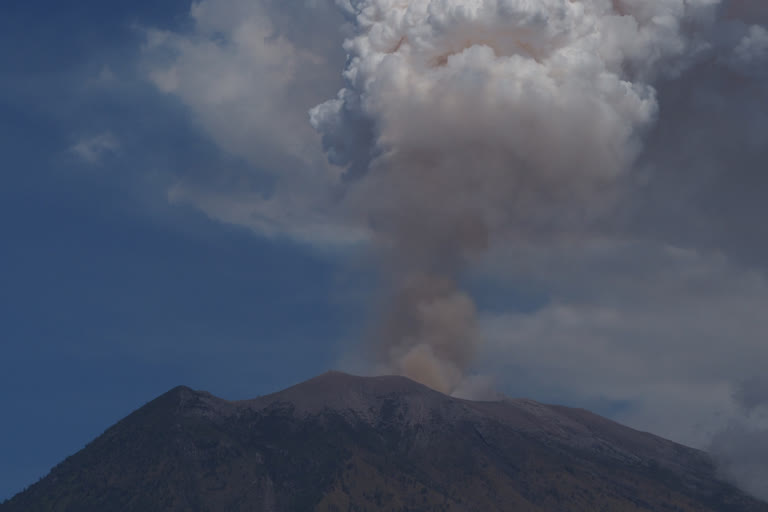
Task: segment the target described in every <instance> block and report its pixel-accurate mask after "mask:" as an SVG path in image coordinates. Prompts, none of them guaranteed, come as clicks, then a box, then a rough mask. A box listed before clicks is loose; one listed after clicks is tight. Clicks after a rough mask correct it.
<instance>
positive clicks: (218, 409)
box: [0, 372, 768, 512]
mask: <svg viewBox="0 0 768 512" xmlns="http://www.w3.org/2000/svg"><path fill="white" fill-rule="evenodd" d="M112 510H114V511H118V510H119V511H126V512H130V511H137V512H138V511H141V512H148V511H246V510H247V511H251V512H253V511H256V512H283V511H285V512H296V511H322V512H332V511H371V512H372V511H411V512H417V511H418V512H421V511H424V512H427V511H454V512H458V511H482V512H491V511H526V512H528V511H530V512H538V511H541V512H544V511H557V512H569V511H573V512H576V511H590V512H594V511H606V512H607V511H610V512H620V511H649V510H652V511H670V512H671V511H677V512H683V511H691V512H693V511H696V512H704V511H711V512H753V511H754V512H768V504H766V503H763V502H759V501H757V500H754V499H752V498H749V497H748V496H746V495H744V494H743V493H741V492H740V491H738V490H737V489H736V488H734V487H733V486H731V485H729V484H727V483H725V482H723V481H721V480H718V478H717V477H716V473H715V469H714V466H713V464H712V461H711V460H710V458H709V457H708V456H707V455H706V454H705V453H703V452H700V451H697V450H693V449H691V448H686V447H684V446H681V445H678V444H675V443H673V442H670V441H666V440H664V439H661V438H659V437H656V436H653V435H650V434H646V433H642V432H638V431H635V430H632V429H629V428H627V427H623V426H621V425H619V424H617V423H614V422H612V421H609V420H606V419H604V418H601V417H599V416H596V415H594V414H592V413H589V412H587V411H584V410H580V409H571V408H567V407H559V406H549V405H542V404H539V403H536V402H533V401H529V400H502V401H495V402H474V401H467V400H460V399H456V398H451V397H448V396H445V395H443V394H441V393H438V392H436V391H433V390H431V389H428V388H426V387H424V386H422V385H420V384H417V383H415V382H413V381H411V380H408V379H406V378H404V377H354V376H351V375H346V374H342V373H336V372H331V373H327V374H324V375H321V376H320V377H316V378H314V379H312V380H309V381H307V382H304V383H302V384H299V385H297V386H294V387H292V388H289V389H286V390H284V391H282V392H279V393H275V394H272V395H268V396H264V397H261V398H257V399H254V400H247V401H239V402H231V401H227V400H222V399H220V398H216V397H214V396H213V395H211V394H209V393H205V392H201V391H193V390H191V389H189V388H185V387H178V388H175V389H173V390H171V391H169V392H168V393H166V394H164V395H162V396H160V397H159V398H157V399H155V400H154V401H152V402H150V403H149V404H147V405H146V406H144V407H142V408H141V409H139V410H137V411H136V412H134V413H133V414H131V415H129V416H128V417H126V418H125V419H123V420H122V421H120V422H118V423H117V424H116V425H114V426H113V427H111V428H110V429H109V430H107V431H106V432H105V433H104V434H103V435H101V436H100V437H98V438H97V439H95V440H94V441H93V442H91V443H90V444H89V445H88V446H87V447H85V448H84V449H83V450H81V451H80V452H78V453H77V454H75V455H73V456H71V457H69V458H67V459H66V460H65V461H64V462H62V463H61V464H59V465H58V466H56V467H55V468H54V469H53V470H52V471H51V473H50V474H49V475H48V476H47V477H46V478H44V479H42V480H41V481H40V482H38V483H36V484H34V485H32V486H31V487H30V488H28V489H27V490H26V491H24V492H22V493H20V494H18V495H17V496H15V497H14V498H12V499H11V500H9V501H6V502H5V503H4V504H2V505H0V512H22V511H23V512H35V511H41V512H42V511H45V512H50V511H77V512H88V511H99V512H103V511H112Z"/></svg>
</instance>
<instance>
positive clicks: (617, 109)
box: [310, 0, 717, 393]
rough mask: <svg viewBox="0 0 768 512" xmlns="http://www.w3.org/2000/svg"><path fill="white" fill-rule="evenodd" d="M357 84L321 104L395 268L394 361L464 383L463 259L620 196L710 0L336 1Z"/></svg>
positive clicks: (314, 114)
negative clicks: (664, 82) (658, 88)
mask: <svg viewBox="0 0 768 512" xmlns="http://www.w3.org/2000/svg"><path fill="white" fill-rule="evenodd" d="M337 4H338V6H339V7H340V8H341V9H342V10H343V11H344V12H345V13H346V15H347V16H348V18H349V22H350V27H351V29H350V30H351V32H350V36H349V37H348V38H347V39H346V41H345V43H344V48H345V50H346V52H347V65H346V68H345V69H344V72H343V76H344V79H345V81H346V87H345V88H344V89H342V90H341V91H340V92H339V94H338V96H337V98H335V99H332V100H329V101H327V102H325V103H323V104H321V105H318V106H317V107H315V108H313V109H312V110H311V111H310V118H311V123H312V125H313V126H314V128H315V129H316V130H317V131H318V132H319V133H320V134H321V135H322V138H323V144H324V147H325V150H326V152H327V154H328V158H329V160H330V161H331V162H332V163H334V164H337V165H340V166H342V167H345V168H346V169H347V177H348V187H347V189H346V195H345V198H344V207H345V208H347V209H349V211H350V212H351V213H352V214H354V215H360V216H363V217H364V218H366V219H367V220H368V223H369V226H370V228H371V231H372V232H373V234H374V236H375V240H376V247H377V248H378V249H379V260H380V261H381V265H382V268H383V269H384V272H385V276H386V279H385V281H386V282H387V283H388V284H387V288H388V289H387V290H386V296H387V299H386V300H385V301H384V306H383V308H382V312H381V315H380V321H379V324H378V327H377V328H376V329H375V330H374V334H373V335H372V338H373V341H374V342H375V344H376V346H377V348H378V352H377V353H378V354H379V363H380V365H381V369H382V371H388V372H392V373H399V374H403V375H406V376H408V377H411V378H413V379H415V380H418V381H421V382H423V383H425V384H427V385H429V386H432V387H434V388H436V389H438V390H440V391H443V392H446V393H451V392H455V391H456V390H457V389H458V388H460V386H461V384H462V381H463V380H464V379H465V376H466V373H467V371H468V369H469V368H470V365H471V362H472V358H473V355H474V354H475V352H476V350H477V348H478V346H479V343H480V340H479V337H478V334H477V332H476V330H475V306H474V304H473V301H472V299H471V297H470V296H469V295H468V294H467V293H466V292H465V291H463V290H462V289H461V278H462V274H463V271H464V270H465V269H466V266H467V265H468V264H471V261H472V258H473V257H474V256H476V255H477V254H478V253H480V252H482V251H483V250H484V249H485V248H486V247H488V246H489V244H492V243H493V242H494V240H497V239H500V238H504V239H512V240H521V241H522V240H526V239H540V238H551V237H563V236H578V234H579V233H580V232H582V231H584V230H585V229H588V228H589V226H590V224H591V223H593V222H594V221H595V219H597V218H599V217H600V216H601V215H603V214H604V213H605V212H606V211H608V210H609V208H610V207H611V205H612V204H613V203H614V202H615V201H616V198H617V197H618V191H619V189H620V185H621V183H622V180H623V178H624V177H625V176H626V174H627V173H628V171H629V169H630V168H631V166H632V163H633V162H634V160H635V159H636V157H637V155H638V152H639V150H640V147H641V139H642V135H643V133H644V131H646V130H647V129H648V127H649V126H650V125H651V124H652V123H653V121H654V119H655V116H656V113H657V108H658V105H657V100H656V95H655V90H654V88H653V86H652V84H653V81H654V80H655V79H656V78H657V77H659V76H660V75H661V74H664V73H666V74H674V73H677V72H679V71H680V70H681V69H682V68H684V67H685V66H686V63H687V62H688V61H689V60H691V59H693V58H694V57H695V55H696V54H697V53H698V52H699V51H700V50H701V49H702V48H703V46H704V43H702V42H701V41H699V40H698V39H697V38H696V37H695V36H694V35H693V34H695V33H696V26H697V25H700V24H706V23H708V22H709V20H711V19H712V17H713V15H714V14H713V13H714V9H715V8H716V7H717V5H716V4H717V2H715V1H712V0H689V1H683V0H660V1H654V2H639V1H634V0H581V1H573V0H540V1H536V2H531V1H527V0H463V1H462V0H411V1H402V0H338V1H337Z"/></svg>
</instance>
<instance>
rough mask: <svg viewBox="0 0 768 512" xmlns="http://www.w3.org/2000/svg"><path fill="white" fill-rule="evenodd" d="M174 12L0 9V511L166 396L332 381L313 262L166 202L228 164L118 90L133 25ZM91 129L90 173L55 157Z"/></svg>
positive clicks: (118, 7)
mask: <svg viewBox="0 0 768 512" xmlns="http://www.w3.org/2000/svg"><path fill="white" fill-rule="evenodd" d="M188 8H189V4H188V2H184V1H181V2H178V1H177V2H134V1H132V2H117V3H114V2H113V3H108V4H105V3H104V2H95V1H93V2H90V1H88V2H87V1H83V2H77V3H76V4H67V5H65V4H64V3H61V2H48V1H45V2H42V1H32V2H26V1H25V2H16V1H11V2H5V3H4V4H3V7H2V8H0V11H2V12H1V14H0V41H1V43H0V48H2V49H0V94H1V96H0V147H2V155H3V156H2V159H3V164H2V171H0V232H2V244H1V245H2V250H0V283H1V284H0V318H1V320H0V344H1V345H2V354H1V355H0V390H2V391H0V401H1V402H2V404H3V407H2V408H3V414H2V416H3V420H2V421H1V422H0V499H4V498H7V497H10V496H11V495H12V494H14V493H16V492H18V491H19V490H21V489H22V488H23V487H25V486H26V485H29V484H30V483H32V482H34V481H35V480H36V479H37V478H39V477H41V476H43V475H45V474H46V473H47V471H48V470H49V469H50V468H51V467H52V466H53V465H54V464H56V463H57V462H59V461H60V460H62V459H63V458H64V457H65V456H67V455H69V454H72V453H74V452H75V451H77V450H78V449H80V448H81V447H83V446H84V445H85V443H86V442H88V441H90V440H91V439H92V438H93V437H95V436H96V435H98V434H100V433H101V432H102V431H103V430H104V429H105V428H106V427H108V426H109V425H111V424H112V423H114V422H115V421H117V420H118V419H120V418H121V417H123V416H124V415H126V414H127V413H129V412H130V411H132V410H133V409H135V408H137V407H139V406H140V405H142V404H143V403H145V402H146V401H148V400H150V399H152V398H153V397H154V396H156V395H158V394H160V393H162V392H164V391H166V390H168V389H170V388H171V387H173V386H175V385H178V384H186V385H189V386H192V387H194V388H200V389H208V390H210V391H212V392H214V393H217V394H219V395H221V396H225V397H228V398H246V397H251V396H254V395H256V394H262V393H266V392H270V391H274V390H277V389H280V388H282V387H285V386H287V385H290V384H292V383H295V382H297V381H299V380H302V379H304V378H306V377H309V376H312V375H314V374H316V373H319V372H321V371H324V370H326V369H328V368H330V367H332V366H333V364H334V358H335V357H336V352H335V350H334V348H333V343H334V342H333V340H338V339H341V338H342V337H343V335H345V334H346V331H345V329H347V328H348V327H347V326H348V325H349V323H350V321H349V319H350V318H354V316H350V314H349V311H350V310H352V309H355V306H354V305H352V304H349V303H344V300H343V299H342V298H340V297H338V296H334V287H335V281H336V280H338V279H339V272H338V268H337V266H336V265H335V264H334V263H333V261H331V260H330V259H329V258H327V257H322V256H319V255H318V254H316V253H314V252H312V251H308V250H306V248H303V247H301V246H298V245H297V244H296V243H295V242H291V241H287V240H280V239H267V238H264V237H257V236H254V235H253V234H252V233H251V232H250V231H249V230H247V229H245V228H241V227H236V226H231V225H224V224H222V223H220V222H217V221H213V220H210V219H209V218H208V217H207V216H206V215H204V214H203V213H201V212H199V211H198V210H195V209H193V208H190V207H186V206H171V205H169V204H168V202H167V199H166V189H167V186H168V184H169V183H170V182H171V181H172V180H173V178H174V174H175V173H181V172H194V171H190V169H193V168H195V167H197V168H201V167H204V166H206V165H209V166H213V165H226V166H230V167H237V166H242V164H241V163H239V162H238V161H236V159H233V158H226V157H222V155H221V153H220V152H219V151H218V149H217V148H216V146H215V145H214V144H213V143H211V141H210V140H209V139H208V138H206V137H205V136H204V135H202V134H200V133H199V132H198V131H196V130H195V128H194V127H193V126H191V125H190V123H189V121H188V118H187V115H186V113H185V111H184V110H183V109H182V108H181V107H180V106H179V105H178V104H176V103H175V102H173V101H168V100H167V99H166V98H164V97H163V96H162V94H161V93H160V92H158V91H157V90H156V89H155V88H154V87H151V86H150V85H149V84H148V83H146V82H143V81H142V80H139V79H138V78H133V77H135V76H136V73H135V66H136V65H137V57H138V54H139V48H140V43H141V37H142V36H141V34H140V33H139V32H138V31H137V29H136V24H139V23H141V24H146V25H152V26H163V27H170V26H177V25H178V24H180V23H181V24H183V23H184V22H185V19H186V18H185V16H186V13H187V11H188ZM106 68H109V69H110V70H111V71H112V72H113V73H115V74H116V75H118V76H120V77H122V79H121V83H120V85H119V86H114V87H107V88H104V87H100V86H98V85H94V84H93V83H91V81H92V80H93V79H94V77H98V75H99V73H100V72H101V70H102V69H106ZM105 131H108V132H110V133H113V134H114V136H115V137H119V138H120V141H121V143H120V149H119V150H118V151H117V152H116V153H114V154H113V153H110V154H108V155H105V157H104V159H103V160H102V161H100V162H99V163H98V164H97V165H92V164H90V163H88V162H85V161H83V160H82V159H80V158H78V157H77V156H76V155H75V154H73V153H72V151H71V150H70V148H71V147H72V146H73V145H74V144H75V143H76V142H77V140H78V139H79V138H80V137H84V136H88V135H90V134H92V133H102V132H105ZM345 317H346V318H347V320H346V321H345V322H342V321H341V319H342V318H345ZM299 319H300V320H299Z"/></svg>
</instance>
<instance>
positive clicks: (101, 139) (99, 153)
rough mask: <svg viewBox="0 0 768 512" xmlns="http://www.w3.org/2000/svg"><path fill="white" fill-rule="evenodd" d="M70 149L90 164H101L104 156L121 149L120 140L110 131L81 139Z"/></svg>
mask: <svg viewBox="0 0 768 512" xmlns="http://www.w3.org/2000/svg"><path fill="white" fill-rule="evenodd" d="M69 150H70V151H71V152H72V153H73V154H74V155H76V156H77V157H78V158H80V159H81V160H82V161H84V162H86V163H88V164H92V165H95V164H99V163H101V162H102V161H103V159H104V157H106V156H107V155H109V154H115V153H117V152H118V151H119V150H120V142H119V141H118V140H117V138H116V137H115V136H114V135H112V134H111V133H109V132H104V133H100V134H98V135H92V136H90V137H84V138H82V139H80V140H79V141H78V142H77V143H76V144H74V145H73V146H72V147H70V148H69Z"/></svg>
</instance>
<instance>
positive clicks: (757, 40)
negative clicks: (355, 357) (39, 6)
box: [144, 0, 768, 489]
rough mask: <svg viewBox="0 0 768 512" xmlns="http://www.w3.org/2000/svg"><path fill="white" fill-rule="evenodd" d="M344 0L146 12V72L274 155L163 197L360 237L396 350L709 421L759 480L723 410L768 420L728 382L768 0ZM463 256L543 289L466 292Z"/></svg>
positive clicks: (751, 218)
mask: <svg viewBox="0 0 768 512" xmlns="http://www.w3.org/2000/svg"><path fill="white" fill-rule="evenodd" d="M335 7H336V8H334V6H333V5H332V2H331V0H327V1H325V0H318V1H312V2H310V1H307V2H301V3H288V2H280V1H278V0H257V1H250V0H249V1H246V0H202V1H200V2H197V3H195V4H194V7H193V8H192V10H191V13H190V16H191V20H192V22H193V24H192V27H191V28H190V29H189V30H188V31H184V32H180V33H174V32H167V31H155V30H150V31H148V33H147V43H146V48H145V62H144V65H145V69H146V71H147V77H148V78H149V79H150V80H151V81H152V82H153V83H154V84H155V85H156V86H157V87H158V89H160V90H162V91H165V92H166V93H167V94H169V95H170V96H172V97H174V98H176V99H178V100H179V101H181V102H183V103H184V104H185V105H187V106H188V108H189V111H190V113H191V115H192V118H193V119H194V120H195V122H196V123H197V125H198V126H199V127H200V128H201V129H202V130H203V131H204V132H206V133H208V134H209V135H210V137H211V139H212V140H214V141H215V142H216V143H217V145H218V146H219V147H220V148H222V149H223V150H224V151H225V152H227V153H230V154H232V155H235V156H237V157H239V158H242V159H245V160H246V161H247V162H248V163H249V164H250V166H251V168H252V171H253V172H254V173H267V174H269V175H271V176H272V177H274V179H275V180H274V183H275V184H274V186H273V187H270V188H269V189H268V190H259V189H258V187H256V189H257V190H254V187H252V186H249V184H248V183H246V184H242V183H240V184H239V185H238V184H236V185H235V186H232V187H230V188H225V189H223V190H222V189H217V190H215V191H214V190H211V189H210V188H208V187H206V183H205V182H204V181H199V180H198V181H195V180H193V179H192V178H190V179H181V180H180V181H179V183H177V184H176V185H175V186H174V187H173V188H172V189H171V190H170V191H169V197H170V198H171V199H172V200H173V201H185V202H189V203H192V204H194V205H196V206H198V207H199V208H201V209H202V210H203V211H205V212H207V213H208V214H209V215H211V216H212V217H215V218H218V219H221V220H223V221H225V222H231V223H236V224H240V225H245V226H248V227H250V228H252V229H254V230H255V231H257V232H259V233H262V234H267V235H273V236H283V235H284V236H291V237H294V238H298V239H302V240H308V241H310V242H312V243H314V244H320V245H327V244H329V243H339V242H341V243H350V242H352V243H356V242H359V241H361V240H366V241H367V242H368V243H369V244H370V246H371V247H372V248H373V249H374V250H375V251H376V252H377V257H376V258H375V259H376V260H377V261H379V262H381V261H385V262H386V263H385V264H383V265H382V266H381V267H380V269H383V273H384V275H385V279H384V281H385V282H387V283H389V284H391V289H389V290H386V291H385V295H386V296H387V297H386V298H385V300H382V301H381V302H382V303H384V304H385V305H386V307H385V311H383V312H382V315H381V317H382V321H381V324H380V325H379V326H378V328H375V329H373V330H374V331H375V332H374V334H373V335H372V337H373V338H374V339H375V341H376V342H377V343H378V347H377V348H378V349H379V352H378V355H379V362H380V363H381V365H382V367H383V368H385V369H386V370H387V371H395V372H399V373H405V374H408V375H411V376H416V377H417V378H418V377H420V378H421V380H423V381H427V382H428V383H430V384H431V385H433V386H435V387H438V388H440V389H444V390H446V391H454V392H456V393H459V394H462V395H464V396H466V395H468V394H471V393H472V389H475V388H485V387H487V386H486V381H485V380H484V379H483V378H477V377H474V378H472V379H469V380H467V379H466V378H465V377H466V374H467V371H468V370H471V369H475V370H477V369H482V370H484V371H486V373H489V374H491V375H493V376H495V378H496V380H497V381H498V382H499V383H500V385H501V386H502V387H503V388H504V389H505V391H508V392H512V393H514V392H515V390H518V389H522V390H524V391H525V394H534V395H537V396H551V397H562V399H564V400H569V401H571V402H574V403H577V402H578V403H590V402H592V401H594V400H595V399H596V398H599V399H604V400H607V401H608V402H611V403H628V404H631V406H629V407H627V408H626V409H625V410H623V412H621V413H620V416H619V419H623V420H624V421H627V422H629V423H630V424H632V425H634V426H636V427H639V428H644V429H648V430H651V431H654V432H656V433H660V434H663V435H666V436H669V437H672V438H674V439H677V440H680V441H683V442H686V443H688V444H695V445H697V446H707V444H708V443H709V442H710V440H712V439H715V440H716V441H717V442H716V443H715V445H713V446H716V447H717V453H718V454H719V456H720V457H721V459H722V460H724V461H726V460H727V461H729V462H728V464H727V467H729V468H731V469H729V470H728V474H729V475H730V476H731V477H732V478H737V479H739V481H740V482H742V483H743V484H744V485H745V486H746V487H747V488H750V489H753V488H754V486H753V484H751V483H750V482H752V481H754V476H755V475H761V474H762V473H760V472H759V471H757V470H756V469H755V466H754V464H753V463H752V462H751V461H749V460H746V459H744V458H743V457H741V456H740V455H739V453H737V452H739V450H740V449H741V448H739V446H740V445H739V446H736V445H735V444H733V443H732V442H730V438H729V437H727V436H726V437H724V436H725V434H722V432H739V431H740V430H738V429H739V428H740V427H738V426H737V427H733V426H731V427H730V429H731V430H723V429H724V428H725V426H726V425H728V424H729V423H730V422H731V421H732V420H733V419H734V418H737V419H738V421H740V422H742V423H738V422H737V423H734V425H741V424H743V425H746V426H745V427H744V428H748V429H751V430H750V432H752V431H755V432H758V434H759V433H760V432H763V431H762V430H761V428H762V427H760V425H758V424H757V423H755V420H754V418H753V413H745V412H744V411H743V407H741V405H740V402H739V400H736V399H734V395H733V393H734V389H738V386H740V384H739V383H740V382H743V381H744V380H745V379H749V378H751V377H753V376H755V375H759V374H760V373H761V372H762V369H763V367H764V365H765V361H766V360H768V351H767V349H766V344H765V341H764V340H765V335H766V334H768V322H767V321H766V320H765V319H764V318H763V317H764V316H765V315H764V311H766V307H767V306H768V285H766V282H765V270H766V265H765V261H768V260H766V257H768V243H766V242H765V240H766V238H765V236H763V233H764V229H763V218H764V217H765V214H766V210H765V208H766V206H765V201H764V196H765V191H766V190H768V180H766V178H765V173H764V171H763V169H764V167H765V161H766V160H767V159H768V149H766V148H768V130H767V129H766V126H768V109H766V108H765V107H764V105H768V87H766V83H767V82H766V80H768V74H766V73H765V71H764V69H765V64H766V59H768V36H766V34H768V32H767V31H766V24H767V23H768V8H766V7H765V2H762V1H760V0H731V1H729V2H720V1H719V0H685V1H684V0H658V1H654V2H642V1H635V0H580V1H573V0H541V1H538V2H531V1H525V0H411V1H400V0H337V1H336V2H335ZM343 40H345V42H343V46H342V41H343ZM309 112H311V117H310V114H309ZM310 120H311V124H312V126H310ZM313 128H314V129H315V130H317V132H315V131H314V130H313ZM323 150H324V151H325V152H324V153H323ZM329 162H330V163H329ZM211 172H212V173H216V172H225V171H223V170H220V169H211ZM245 179H247V178H245ZM237 183H239V182H237ZM467 263H471V265H470V267H471V268H473V269H474V270H472V273H471V275H470V278H469V279H470V280H471V279H472V276H476V275H477V274H478V273H479V274H481V275H484V276H485V277H484V278H485V279H489V280H494V281H495V284H496V285H497V286H498V285H499V283H503V282H504V280H505V278H509V281H508V282H509V284H508V285H507V286H508V287H509V289H510V291H511V292H512V293H514V292H515V290H514V287H515V286H516V284H517V283H520V282H524V283H528V284H527V285H530V286H534V287H535V288H537V289H538V290H540V291H541V294H543V295H546V296H547V297H549V299H550V300H549V302H548V303H547V304H546V305H544V306H543V307H540V308H536V309H535V310H534V311H530V308H521V310H512V311H508V312H501V313H500V312H498V311H495V312H489V311H483V310H482V309H479V310H478V308H477V306H476V305H475V304H474V303H473V300H472V297H471V295H470V294H469V293H468V292H466V291H464V290H462V289H461V284H462V283H463V282H464V281H465V280H466V279H467V278H466V275H465V272H466V271H467V268H468V267H467ZM481 281H482V279H481ZM481 340H485V344H483V343H480V341H481ZM474 357H477V358H478V360H477V361H478V362H477V363H473V361H475V359H473V358H474ZM478 383H482V385H479V384H478ZM617 414H619V413H617ZM719 432H720V433H719ZM758 434H755V435H758ZM745 438H746V437H745ZM752 438H753V437H749V439H752ZM729 453H730V454H732V456H731V455H728V454H729ZM728 457H731V458H730V459H729V458H728ZM741 461H743V464H742V462H741ZM762 467H763V468H764V467H765V466H762ZM744 468H748V469H749V468H751V469H749V470H748V471H747V470H744Z"/></svg>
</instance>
